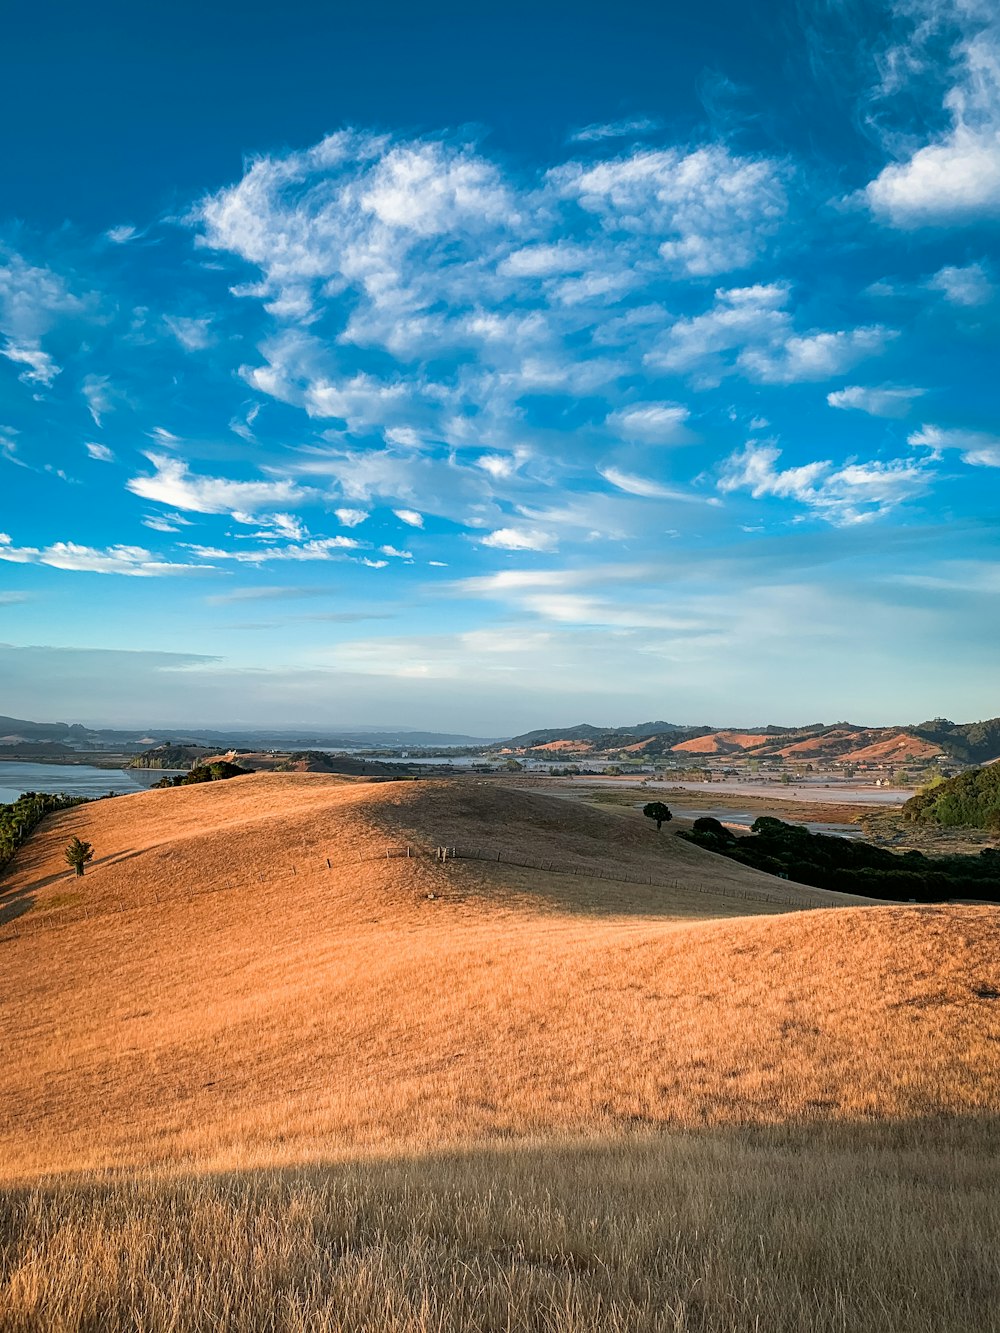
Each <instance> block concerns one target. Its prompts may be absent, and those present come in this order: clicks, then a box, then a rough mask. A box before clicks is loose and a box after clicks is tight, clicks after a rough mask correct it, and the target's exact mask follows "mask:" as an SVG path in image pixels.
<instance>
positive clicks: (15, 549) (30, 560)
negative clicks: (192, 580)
mask: <svg viewBox="0 0 1000 1333" xmlns="http://www.w3.org/2000/svg"><path fill="white" fill-rule="evenodd" d="M0 560H6V561H8V562H9V563H11V564H15V565H48V566H49V567H50V568H52V569H65V570H72V571H74V572H76V573H86V574H124V575H127V576H129V577H131V578H157V577H162V576H165V575H173V574H192V573H200V572H203V571H205V570H207V569H210V568H211V566H209V565H205V564H191V563H188V564H184V563H178V562H174V561H170V560H161V559H158V558H157V557H156V556H155V555H153V554H152V553H151V552H150V551H147V550H146V549H145V548H144V547H141V546H109V547H105V548H104V549H99V548H96V547H93V546H83V545H81V544H80V543H78V542H65V541H59V542H52V543H50V544H49V545H48V546H44V547H37V546H15V544H14V541H13V538H12V537H10V535H9V534H8V533H5V532H0Z"/></svg>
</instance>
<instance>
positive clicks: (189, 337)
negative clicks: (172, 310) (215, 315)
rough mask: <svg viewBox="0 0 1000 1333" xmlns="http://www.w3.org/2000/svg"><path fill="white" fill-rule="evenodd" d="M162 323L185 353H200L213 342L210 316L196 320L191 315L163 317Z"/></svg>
mask: <svg viewBox="0 0 1000 1333" xmlns="http://www.w3.org/2000/svg"><path fill="white" fill-rule="evenodd" d="M163 322H164V324H165V325H166V326H167V328H168V329H169V330H170V332H171V333H172V334H173V335H174V337H175V338H176V339H177V341H178V342H179V343H180V345H181V346H182V347H183V348H184V350H185V352H201V351H203V350H204V349H205V348H206V347H211V346H212V344H213V343H214V342H215V335H214V334H213V333H212V318H211V316H210V315H201V316H198V317H197V318H196V317H194V316H192V315H164V316H163Z"/></svg>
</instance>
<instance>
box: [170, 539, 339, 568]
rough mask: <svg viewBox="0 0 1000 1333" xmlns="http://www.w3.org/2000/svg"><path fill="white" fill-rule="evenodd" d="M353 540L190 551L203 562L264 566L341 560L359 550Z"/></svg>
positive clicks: (197, 547)
mask: <svg viewBox="0 0 1000 1333" xmlns="http://www.w3.org/2000/svg"><path fill="white" fill-rule="evenodd" d="M361 546H362V543H361V542H359V541H355V539H354V538H353V537H317V538H315V539H313V540H312V541H306V542H291V543H289V544H288V545H286V546H277V545H274V546H260V547H244V548H241V549H236V550H233V551H229V550H226V549H224V548H221V547H218V546H200V545H194V544H192V545H190V546H189V547H188V550H190V551H191V552H192V554H193V555H195V556H197V557H198V558H199V559H203V560H232V561H234V562H235V563H236V564H241V565H263V564H266V563H267V562H268V561H271V560H304V561H309V560H338V559H345V558H346V557H345V556H344V552H346V551H356V550H358V549H360V548H361Z"/></svg>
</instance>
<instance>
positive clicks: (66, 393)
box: [0, 0, 1000, 734]
mask: <svg viewBox="0 0 1000 1333" xmlns="http://www.w3.org/2000/svg"><path fill="white" fill-rule="evenodd" d="M692 9H696V10H697V12H696V13H692V12H690V11H691V10H692ZM469 10H470V7H469V6H466V5H462V6H459V5H457V4H447V5H445V4H431V5H429V6H427V7H425V8H424V9H418V8H417V7H414V6H401V5H395V4H389V5H385V6H382V7H381V8H380V9H379V11H378V13H377V15H376V16H374V17H373V15H372V13H371V11H370V10H369V11H367V12H364V11H362V8H361V7H360V6H358V7H346V6H339V7H331V6H323V7H319V6H313V5H306V4H301V3H294V2H293V3H291V4H287V5H285V6H283V7H280V9H274V8H269V9H268V10H267V11H266V12H265V11H264V10H263V8H261V9H260V11H259V12H258V11H256V10H255V9H254V8H252V7H251V8H250V9H249V10H248V9H247V7H246V6H240V7H236V6H235V5H226V4H220V5H214V6H212V7H211V12H210V13H209V14H207V15H206V14H205V13H203V12H200V10H199V8H196V7H195V6H194V5H189V4H178V5H172V6H170V7H169V8H168V7H166V6H151V7H148V8H144V9H142V10H139V11H137V10H136V9H135V7H134V6H128V7H126V6H124V5H115V4H103V5H102V4H98V5H97V6H96V7H93V8H91V9H90V10H89V11H87V12H86V13H84V11H82V10H80V9H79V7H78V6H72V7H70V6H65V7H63V6H60V5H49V6H47V7H45V8H44V10H38V11H37V12H33V13H29V12H28V10H27V7H21V10H20V12H19V13H17V14H15V15H14V16H13V17H12V18H10V20H9V25H8V26H9V32H8V39H7V40H6V41H5V44H4V49H3V52H2V53H0V110H2V112H3V115H2V119H0V125H2V126H3V127H4V128H3V131H2V135H3V140H2V143H3V147H2V162H3V171H4V179H5V184H6V188H5V190H4V192H3V198H2V202H0V534H2V535H0V624H2V628H0V640H2V646H0V688H2V695H0V697H2V699H3V704H2V707H0V711H3V712H6V713H11V714H15V715H22V716H32V717H46V718H51V717H56V716H58V717H61V718H66V719H69V718H73V719H80V720H84V721H88V722H94V723H99V722H113V721H121V722H123V723H124V722H128V723H141V722H148V723H149V724H150V725H152V724H170V725H173V724H174V723H181V722H190V723H202V724H208V723H211V724H215V725H220V726H221V725H226V724H228V723H242V724H252V723H257V724H259V725H268V726H273V725H280V724H288V725H296V724H301V723H309V724H315V725H320V724H322V725H329V726H337V725H344V724H348V723H350V724H354V725H363V724H386V725H403V724H409V725H413V726H419V727H435V728H438V729H447V730H464V731H472V732H476V733H477V734H500V733H504V732H510V731H514V730H518V729H521V728H524V727H528V726H534V725H540V724H548V723H553V724H558V723H562V722H566V723H570V722H575V721H579V720H581V719H583V718H585V717H586V718H590V719H592V720H597V721H605V722H609V723H623V722H629V721H634V720H638V719H640V718H643V719H645V718H652V717H659V718H669V719H673V720H677V721H682V722H702V721H718V722H730V723H735V724H739V723H744V724H755V723H758V722H763V721H776V722H786V723H796V722H810V721H817V720H820V719H827V720H833V719H835V718H844V717H850V718H851V719H855V720H860V721H870V722H872V723H875V722H885V721H905V720H911V721H916V720H919V719H920V718H922V717H925V716H928V715H934V714H938V713H946V714H948V715H950V716H954V717H959V718H962V719H967V718H973V717H979V716H987V715H992V714H995V713H997V712H1000V697H998V694H997V660H998V652H997V650H998V646H1000V645H998V634H997V614H996V609H997V601H998V594H1000V560H998V557H997V539H996V529H997V510H998V496H1000V485H998V482H1000V410H998V396H997V388H996V357H997V334H998V330H1000V291H998V283H1000V259H998V245H997V241H998V224H1000V25H998V22H997V18H996V12H995V7H994V6H993V5H992V4H987V3H980V2H979V0H953V2H952V3H933V4H930V3H928V4H923V3H919V2H917V0H912V2H911V0H904V2H903V3H900V4H897V5H889V6H881V5H875V4H861V3H854V4H844V5H829V4H825V3H823V4H816V5H809V4H797V5H793V4H788V5H782V4H776V5H773V6H769V7H768V21H767V23H763V22H761V14H760V11H759V10H757V11H753V7H751V6H746V5H723V4H714V5H707V6H697V7H692V6H688V5H683V6H682V5H679V4H678V5H673V4H664V5H660V6H655V7H654V6H647V5H636V4H629V3H625V4H620V5H617V6H614V7H609V6H607V5H602V6H589V5H585V4H584V5H580V4H574V5H572V6H570V5H568V4H567V5H564V4H548V5H542V6H538V5H535V6H527V5H505V6H503V7H500V6H480V7H476V8H475V12H474V13H470V12H469ZM539 11H540V12H539Z"/></svg>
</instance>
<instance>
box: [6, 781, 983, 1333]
mask: <svg viewBox="0 0 1000 1333" xmlns="http://www.w3.org/2000/svg"><path fill="white" fill-rule="evenodd" d="M74 833H76V834H79V835H80V836H82V837H86V838H88V839H89V840H90V841H92V842H93V843H94V845H95V848H96V853H97V855H96V859H95V862H94V864H93V868H92V869H91V870H89V871H88V873H87V876H86V877H85V879H84V880H82V881H75V880H73V879H72V878H70V877H69V876H68V875H67V874H66V872H65V871H64V870H63V869H62V866H61V865H60V857H61V852H62V848H63V847H64V846H65V844H66V842H67V841H68V839H69V837H71V836H72V835H73V834H74ZM407 843H408V844H410V845H412V846H414V847H434V846H436V845H459V846H462V845H464V846H467V847H469V846H483V847H486V846H488V847H492V848H505V849H507V850H509V851H510V852H511V853H515V852H519V853H520V854H521V855H522V856H523V857H525V858H527V859H535V860H543V861H552V862H553V863H555V864H557V865H559V866H561V867H564V868H567V869H574V870H576V871H577V872H578V873H575V874H554V873H553V874H549V873H545V872H539V871H535V870H528V869H523V868H518V867H516V866H510V865H504V864H502V863H500V864H498V863H496V862H474V861H455V862H448V863H445V864H440V863H437V862H435V861H433V860H429V859H426V858H417V857H415V858H413V859H412V860H409V861H407V860H389V861H386V860H372V859H364V858H371V857H374V856H376V855H377V854H378V852H379V851H384V848H385V846H386V845H387V844H407ZM327 857H329V859H330V861H331V863H332V864H331V866H330V868H328V867H327ZM293 867H294V869H293ZM607 874H618V875H626V874H628V875H632V876H635V877H638V876H645V877H646V878H647V879H650V878H652V879H655V880H656V881H657V883H655V884H652V885H650V884H648V883H646V884H634V883H626V882H622V881H620V880H613V879H607V878H599V877H598V876H600V875H607ZM213 889H219V890H220V891H219V892H211V890H213ZM762 889H763V890H766V891H770V890H772V889H776V890H777V891H778V892H779V893H781V894H783V895H785V896H786V897H787V900H788V906H800V907H806V906H818V905H821V904H828V905H831V906H834V907H836V908H837V910H822V911H819V910H817V911H808V910H806V911H801V910H795V911H789V910H786V909H785V908H783V907H782V905H780V904H774V903H767V902H757V901H753V900H751V901H744V900H742V899H740V898H737V897H734V896H731V895H733V894H736V893H741V892H751V893H752V892H760V891H761V890H762ZM721 890H725V892H720V891H721ZM77 895H83V897H82V900H78V898H77ZM429 895H433V896H429ZM848 902H849V903H856V902H857V900H856V899H847V898H840V897H839V896H838V895H833V894H824V893H822V892H821V891H819V890H813V889H803V888H800V887H798V886H795V885H788V884H782V885H777V884H776V881H774V880H772V879H770V878H769V877H766V876H760V875H757V874H756V873H755V872H753V871H750V870H746V869H744V868H743V867H740V866H738V865H736V864H735V863H733V862H729V861H726V860H724V859H722V858H717V857H712V856H711V855H710V854H708V853H705V852H702V851H701V850H700V849H698V848H695V847H692V846H691V845H689V844H687V843H685V842H683V841H682V840H680V839H676V838H673V837H672V836H670V835H669V834H667V833H666V832H665V833H664V834H662V835H657V833H656V831H655V829H654V828H653V827H652V826H651V825H650V824H649V823H648V821H641V820H634V821H633V820H629V819H622V818H621V817H620V816H619V815H616V814H614V813H611V812H603V811H599V810H593V809H587V808H584V807H582V806H580V807H578V806H576V805H574V804H572V803H569V802H566V801H564V800H559V799H556V798H547V797H544V796H540V795H538V794H537V793H533V792H525V791H508V790H505V789H503V788H500V787H498V786H496V785H489V784H485V785H484V784H477V783H475V782H458V783H455V782H451V783H449V782H433V783H406V782H392V783H385V784H376V785H371V784H366V783H357V782H351V781H344V780H341V779H336V778H330V777H326V776H322V775H312V774H281V775H279V774H260V775H257V776H255V777H252V778H241V779H236V780H233V781H231V782H227V783H219V784H212V785H210V786H205V787H190V788H181V789H175V790H170V791H163V792H158V791H154V792H149V793H144V794H141V795H137V796H130V797H125V798H118V799H116V800H113V801H106V802H101V803H98V804H95V805H90V806H84V807H81V808H79V809H76V810H72V811H67V812H64V813H63V814H61V815H59V816H56V817H54V818H53V819H52V820H50V821H49V822H48V823H47V824H46V825H44V826H43V827H42V829H41V830H40V831H39V832H38V833H37V834H36V835H35V837H34V838H32V840H31V842H30V843H29V844H28V845H27V847H26V848H24V849H23V851H22V853H21V854H20V856H19V858H18V861H17V863H16V865H15V866H14V867H13V871H12V873H11V874H9V875H8V877H7V880H6V881H5V883H4V886H3V891H2V893H0V920H3V919H9V918H13V919H14V920H16V922H18V923H19V925H20V929H21V933H20V934H19V936H18V937H17V938H9V937H8V939H7V942H4V943H0V960H2V966H3V971H4V984H3V986H2V988H0V1032H2V1033H3V1044H4V1050H3V1056H4V1058H3V1061H2V1063H0V1178H3V1179H4V1180H6V1181H7V1183H8V1189H7V1192H6V1196H5V1198H4V1199H3V1202H2V1209H3V1211H2V1212H0V1330H2V1331H3V1333H7V1331H8V1330H18V1331H19V1333H23V1331H24V1330H34V1329H49V1328H52V1329H60V1330H74V1331H79V1333H84V1330H86V1331H87V1333H96V1331H97V1330H104V1329H108V1330H111V1331H112V1333H115V1331H116V1330H122V1331H124V1330H136V1333H138V1330H143V1333H167V1330H169V1331H170V1333H186V1331H187V1330H196V1329H197V1330H200V1329H203V1328H205V1329H207V1328H220V1329H233V1330H237V1331H238V1333H244V1330H245V1333H251V1330H254V1331H256V1330H259V1329H275V1330H278V1329H280V1330H282V1331H284V1330H286V1329H287V1330H304V1329H310V1330H312V1329H318V1330H331V1331H332V1330H335V1329H336V1330H338V1333H347V1331H348V1330H355V1329H357V1330H360V1329H372V1330H381V1329H385V1330H389V1331H391V1333H396V1331H397V1330H399V1331H402V1330H408V1331H409V1330H413V1331H414V1333H416V1330H440V1331H441V1333H452V1331H457V1330H459V1329H470V1330H472V1329H476V1330H478V1329H482V1330H494V1329H496V1330H500V1329H522V1328H523V1329H531V1330H535V1329H539V1330H542V1329H544V1330H553V1333H554V1331H555V1330H563V1331H564V1333H583V1331H584V1330H588V1331H589V1330H597V1329H610V1330H626V1329H629V1330H632V1329H635V1330H645V1329H648V1330H653V1329H656V1330H661V1329H663V1330H666V1329H671V1330H702V1331H704V1333H709V1331H711V1333H715V1331H716V1330H718V1333H723V1330H726V1331H727V1333H728V1331H729V1330H734V1331H741V1330H744V1329H746V1330H751V1329H753V1330H767V1331H768V1333H771V1331H772V1330H790V1331H791V1330H794V1331H795V1333H806V1330H810V1331H811V1330H818V1331H820V1333H823V1331H825V1330H831V1333H832V1330H842V1331H843V1333H848V1331H849V1333H859V1331H863V1333H867V1331H868V1330H872V1331H873V1333H874V1331H875V1330H884V1331H885V1333H889V1331H890V1330H892V1331H893V1333H895V1330H900V1333H902V1331H903V1330H907V1333H909V1330H911V1329H912V1330H914V1333H925V1331H926V1333H930V1331H931V1330H934V1333H945V1331H946V1330H966V1329H968V1330H969V1333H972V1330H974V1329H986V1328H988V1327H991V1325H990V1324H989V1322H988V1321H989V1319H991V1318H993V1314H992V1311H993V1309H994V1308H995V1307H994V1305H993V1304H992V1302H993V1300H994V1297H995V1295H996V1287H995V1267H994V1266H992V1265H993V1261H994V1256H995V1254H996V1252H997V1251H996V1239H997V1235H996V1231H997V1226H996V1215H995V1211H993V1207H994V1205H995V1185H996V1175H997V1168H996V1163H995V1161H994V1160H992V1159H991V1157H990V1150H989V1143H990V1135H991V1134H992V1133H993V1132H994V1130H995V1124H994V1122H993V1121H991V1120H990V1119H989V1115H990V1113H992V1112H995V1110H996V1108H997V1105H998V1095H1000V1060H998V1052H1000V1002H998V1001H996V1000H993V999H991V998H990V993H991V988H995V987H996V986H997V985H998V983H1000V977H998V975H997V957H998V951H997V944H998V942H1000V940H998V936H1000V932H998V916H997V912H996V910H995V909H992V908H987V907H958V906H955V907H943V908H926V907H921V908H917V907H881V906H874V907H865V906H838V904H840V903H848ZM83 903H85V904H86V907H87V910H88V911H89V913H90V916H89V917H88V918H84V917H81V915H80V912H81V906H82V904H83ZM122 904H124V910H122ZM747 913H754V915H747ZM33 922H41V923H43V927H44V928H41V929H35V928H32V923H33ZM26 927H27V929H26ZM12 928H13V927H12V925H11V926H8V927H6V928H0V931H2V933H4V934H7V935H8V936H9V932H10V931H11V930H12ZM532 1145H533V1146H532ZM460 1150H461V1151H460ZM442 1153H446V1154H447V1153H451V1154H452V1155H451V1156H447V1155H445V1156H442V1155H441V1154H442ZM319 1163H327V1164H332V1165H327V1166H325V1167H322V1168H320V1167H319V1166H318V1165H317V1164H319ZM219 1173H224V1174H219ZM887 1237H890V1238H891V1243H890V1242H889V1241H888V1240H887Z"/></svg>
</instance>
